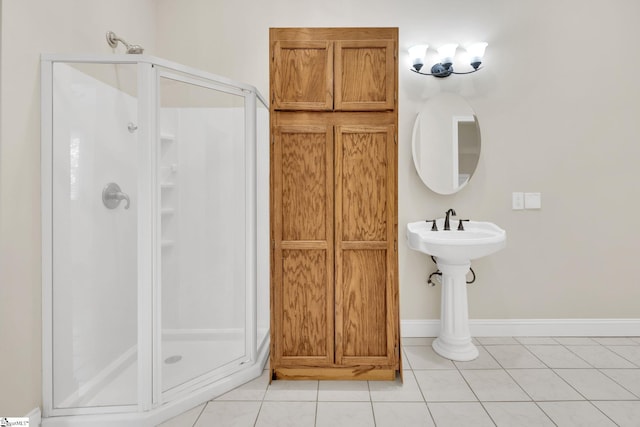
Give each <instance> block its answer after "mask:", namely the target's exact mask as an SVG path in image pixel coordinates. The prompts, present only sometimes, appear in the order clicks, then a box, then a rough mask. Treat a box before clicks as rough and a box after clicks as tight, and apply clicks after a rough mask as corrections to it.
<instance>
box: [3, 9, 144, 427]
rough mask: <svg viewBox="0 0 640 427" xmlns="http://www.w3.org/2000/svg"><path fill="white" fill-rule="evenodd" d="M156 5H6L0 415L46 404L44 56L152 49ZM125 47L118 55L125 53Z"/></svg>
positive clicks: (7, 414) (4, 19)
mask: <svg viewBox="0 0 640 427" xmlns="http://www.w3.org/2000/svg"><path fill="white" fill-rule="evenodd" d="M155 12H156V8H155V3H154V1H152V0H142V1H135V2H131V1H127V0H114V1H109V2H104V1H98V0H91V1H86V0H56V1H49V0H4V1H3V2H2V25H1V31H2V35H1V39H2V46H1V49H0V51H1V53H0V55H1V67H2V68H1V70H0V77H1V80H0V90H1V91H2V99H1V101H0V102H1V104H0V113H1V116H0V123H2V128H1V129H0V342H1V343H2V352H1V353H0V378H2V383H3V386H2V387H0V414H2V415H3V416H11V415H14V416H21V415H24V414H26V413H27V412H29V411H30V410H31V409H33V408H34V407H36V406H38V405H40V402H41V357H40V354H41V338H42V337H41V326H40V325H41V316H40V301H41V290H40V289H41V283H40V272H41V268H40V80H39V79H40V54H41V53H110V52H112V49H111V48H110V47H108V45H107V43H106V41H105V33H106V32H107V31H108V30H113V31H115V32H116V33H118V34H120V35H122V36H123V37H124V38H125V39H127V41H130V42H134V43H139V44H141V45H143V46H145V47H146V48H147V49H148V51H149V52H150V53H152V54H153V52H154V47H155V38H154V34H155V25H156V24H155V23H156V20H155ZM121 49H122V48H120V49H119V50H118V52H122V50H121Z"/></svg>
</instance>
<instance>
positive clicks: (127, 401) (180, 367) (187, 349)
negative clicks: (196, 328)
mask: <svg viewBox="0 0 640 427" xmlns="http://www.w3.org/2000/svg"><path fill="white" fill-rule="evenodd" d="M162 346H163V347H162V358H161V369H162V384H163V387H162V391H163V392H165V391H167V390H171V389H172V388H174V387H176V386H179V385H181V384H184V383H185V382H187V381H190V380H192V379H194V378H198V377H199V376H201V375H202V374H206V373H208V372H210V371H213V370H215V369H217V368H219V367H221V366H224V365H226V364H228V363H230V362H231V361H233V360H236V359H238V358H241V357H242V356H244V354H245V342H244V337H242V338H241V339H210V340H188V339H185V338H177V339H176V338H171V339H168V340H167V339H165V340H163V343H162ZM176 356H179V360H176V359H178V357H176ZM167 359H169V363H167V362H166V360H167ZM127 362H128V363H126V364H123V366H121V367H120V369H118V370H117V371H114V373H113V375H111V376H110V378H108V379H107V380H105V381H104V382H103V383H102V385H101V386H100V387H96V390H95V391H94V392H93V393H91V396H90V398H89V400H86V401H85V402H83V403H82V406H115V405H132V404H134V402H137V400H138V396H137V393H138V388H137V380H138V369H137V368H138V363H137V357H136V354H135V352H133V357H130V358H129V359H128V361H127Z"/></svg>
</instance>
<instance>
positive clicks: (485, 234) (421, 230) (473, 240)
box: [407, 218, 507, 261]
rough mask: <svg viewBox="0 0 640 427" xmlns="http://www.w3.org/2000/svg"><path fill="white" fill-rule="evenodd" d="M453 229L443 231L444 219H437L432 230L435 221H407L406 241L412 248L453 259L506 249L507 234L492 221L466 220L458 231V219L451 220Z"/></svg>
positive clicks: (462, 259)
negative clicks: (461, 229) (462, 228)
mask: <svg viewBox="0 0 640 427" xmlns="http://www.w3.org/2000/svg"><path fill="white" fill-rule="evenodd" d="M450 223H451V230H447V231H445V230H444V218H440V219H438V220H437V221H436V225H437V227H438V231H431V227H432V223H431V222H425V221H417V222H411V223H409V224H407V243H408V245H409V247H410V248H411V249H413V250H416V251H420V252H424V253H425V254H428V255H433V256H435V257H436V258H442V259H446V260H450V261H470V260H472V259H476V258H481V257H483V256H487V255H490V254H492V253H494V252H497V251H499V250H500V249H502V248H504V247H505V245H506V242H507V233H506V232H505V231H504V230H503V229H502V228H500V227H498V226H497V225H495V224H493V223H491V222H481V221H468V222H467V221H465V222H464V223H463V225H464V230H463V231H460V230H458V229H457V228H458V220H457V219H455V218H452V219H451V220H450Z"/></svg>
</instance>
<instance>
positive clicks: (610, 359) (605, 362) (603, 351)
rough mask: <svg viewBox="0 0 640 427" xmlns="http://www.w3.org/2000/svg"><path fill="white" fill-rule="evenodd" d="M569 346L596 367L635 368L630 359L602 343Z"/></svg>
mask: <svg viewBox="0 0 640 427" xmlns="http://www.w3.org/2000/svg"><path fill="white" fill-rule="evenodd" d="M567 348H568V349H569V350H570V351H572V352H573V353H575V354H577V355H578V356H579V357H580V358H581V359H583V360H584V361H586V362H587V363H588V364H590V365H591V366H593V367H594V368H635V367H636V366H635V365H634V364H633V363H631V362H629V361H628V360H626V359H624V358H622V357H621V356H619V355H617V354H616V353H614V352H613V351H611V350H609V349H608V348H607V347H604V346H601V345H569V346H567Z"/></svg>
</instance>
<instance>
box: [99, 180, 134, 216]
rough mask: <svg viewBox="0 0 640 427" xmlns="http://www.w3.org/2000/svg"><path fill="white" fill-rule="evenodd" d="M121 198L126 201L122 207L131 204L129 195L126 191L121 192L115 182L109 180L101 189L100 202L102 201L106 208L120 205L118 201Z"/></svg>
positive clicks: (126, 207) (127, 206) (127, 207)
mask: <svg viewBox="0 0 640 427" xmlns="http://www.w3.org/2000/svg"><path fill="white" fill-rule="evenodd" d="M122 200H124V201H126V202H127V203H126V204H125V205H124V208H125V209H129V206H130V204H131V201H130V200H129V195H128V194H127V193H123V192H122V190H121V189H120V186H119V185H118V184H116V183H115V182H110V183H109V184H107V185H106V186H105V187H104V189H103V190H102V203H104V205H105V206H106V207H107V209H115V208H117V207H118V206H120V202H121V201H122Z"/></svg>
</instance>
